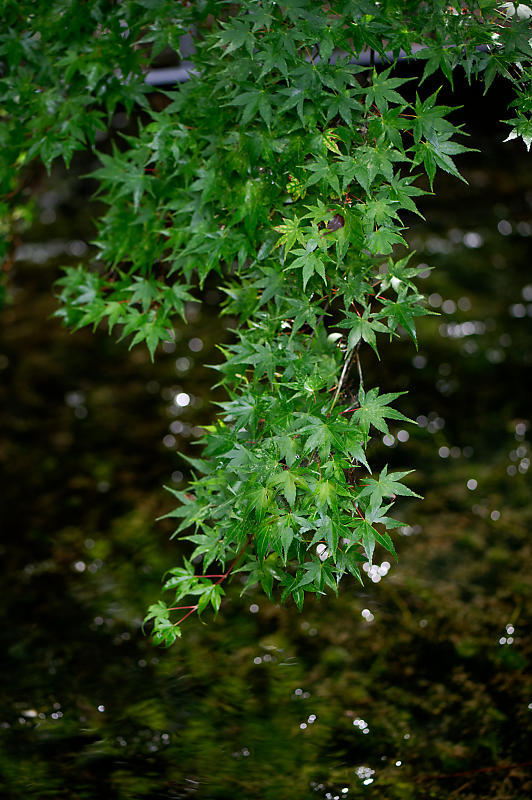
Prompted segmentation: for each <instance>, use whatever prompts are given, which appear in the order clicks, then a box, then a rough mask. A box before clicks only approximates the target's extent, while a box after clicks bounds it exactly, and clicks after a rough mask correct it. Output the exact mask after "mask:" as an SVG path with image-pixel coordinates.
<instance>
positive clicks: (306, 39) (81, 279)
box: [0, 0, 532, 644]
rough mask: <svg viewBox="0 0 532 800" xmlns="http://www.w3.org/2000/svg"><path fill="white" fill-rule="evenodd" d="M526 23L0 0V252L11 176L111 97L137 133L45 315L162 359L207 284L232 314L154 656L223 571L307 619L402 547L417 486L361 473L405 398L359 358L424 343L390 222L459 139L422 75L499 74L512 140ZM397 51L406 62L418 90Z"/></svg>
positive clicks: (412, 204)
mask: <svg viewBox="0 0 532 800" xmlns="http://www.w3.org/2000/svg"><path fill="white" fill-rule="evenodd" d="M531 16H532V10H531V9H530V8H529V7H528V6H527V5H525V4H517V3H515V4H514V3H504V4H502V5H501V4H500V3H497V2H493V0H472V2H469V3H467V4H466V3H464V2H458V1H457V0H454V2H449V1H448V0H447V1H446V2H443V0H433V1H432V2H419V1H418V0H383V2H370V0H331V2H326V3H323V4H319V3H316V2H312V0H283V2H282V3H277V2H275V0H261V1H260V2H259V0H247V2H241V3H231V4H229V3H226V2H215V1H214V0H213V1H212V2H209V0H202V1H201V2H197V3H191V2H184V3H181V2H176V1H175V0H126V1H125V2H122V3H118V4H111V3H108V2H104V1H103V0H96V1H95V2H90V3H84V2H76V1H75V0H70V1H67V0H57V1H56V2H11V1H10V0H7V1H4V2H3V3H2V18H3V19H4V21H5V24H4V28H3V33H2V34H1V35H0V63H1V72H0V75H1V77H0V93H1V96H2V106H1V109H2V110H1V111H0V114H1V119H2V125H1V127H0V142H1V145H2V146H1V149H0V181H1V184H2V192H3V195H4V197H5V198H6V199H5V200H4V202H3V209H2V210H3V211H4V212H5V220H6V221H5V223H3V225H4V234H5V241H4V244H3V248H4V249H3V254H4V255H5V257H6V261H7V262H9V259H10V258H11V251H12V247H13V242H14V241H15V239H16V229H17V225H19V224H20V219H21V218H23V216H24V214H25V210H24V205H23V194H22V187H23V181H24V169H25V167H26V165H28V164H29V163H30V162H31V161H32V160H33V159H35V158H40V159H41V160H42V161H43V162H44V164H45V165H46V166H47V167H50V165H51V164H52V163H53V161H54V159H56V158H58V157H61V158H63V159H64V160H65V162H66V163H67V164H68V163H69V161H70V159H71V157H72V155H73V153H74V152H75V151H76V150H77V149H80V148H86V147H96V148H97V141H98V132H99V131H101V130H103V129H105V128H106V126H107V125H108V122H109V120H110V118H111V117H112V115H113V114H114V113H115V112H116V110H117V109H118V108H125V110H126V111H127V112H128V113H131V112H132V111H133V110H134V109H136V110H137V111H139V112H140V114H139V124H138V132H137V134H136V135H135V136H127V137H123V139H122V141H120V142H119V143H118V144H116V145H115V147H114V148H113V150H112V152H111V153H109V152H99V153H98V156H99V160H100V164H101V166H100V167H99V169H97V170H96V171H95V172H94V175H93V177H94V178H95V179H97V181H98V182H99V187H100V188H99V196H100V199H101V200H102V201H103V202H104V203H105V204H106V207H107V210H106V211H105V213H104V214H103V215H102V217H101V218H100V219H99V220H98V223H97V224H98V232H97V238H96V246H97V248H98V256H97V258H95V259H94V261H93V263H90V264H82V265H79V266H77V267H69V268H66V269H65V272H64V277H63V278H62V279H61V280H60V281H59V302H60V305H59V309H58V312H57V314H58V315H59V316H60V317H61V318H62V319H63V320H64V321H65V322H66V323H67V324H68V325H70V326H73V327H81V326H84V325H93V326H96V325H98V324H100V323H106V324H107V326H108V327H109V330H110V331H112V330H113V329H115V330H118V331H119V332H120V337H122V338H123V337H131V344H132V345H133V344H137V343H139V342H145V343H146V345H147V347H148V349H149V351H150V354H151V355H152V357H153V356H154V354H155V351H156V349H157V346H158V344H159V343H160V342H162V341H165V340H167V339H169V338H171V337H172V334H173V325H174V321H175V319H176V315H180V316H182V317H183V318H184V315H185V309H186V303H187V302H189V301H191V300H193V299H196V298H198V297H199V292H201V290H202V288H203V287H204V285H205V282H206V281H207V280H209V281H210V280H212V279H213V276H214V278H215V280H216V281H217V282H218V283H219V285H221V286H222V287H223V291H224V293H225V297H226V299H225V301H224V304H223V313H225V314H228V315H230V317H231V319H232V320H234V327H235V330H234V336H233V339H232V341H231V343H230V344H228V345H224V346H223V347H221V348H220V349H221V352H222V355H223V361H221V363H219V364H217V365H216V367H215V369H216V370H217V371H218V373H219V376H220V377H219V381H220V384H221V385H222V386H223V387H224V389H225V391H226V395H227V400H226V401H225V402H222V403H221V407H222V409H221V413H220V415H219V417H218V418H217V420H216V421H215V423H214V424H213V425H212V426H211V427H209V428H206V429H205V435H204V437H203V439H202V442H201V443H202V445H203V451H202V454H201V458H198V459H195V460H194V461H193V468H194V471H195V474H196V477H195V479H194V480H193V481H192V483H191V485H190V486H189V487H188V488H187V489H186V490H185V491H176V490H171V491H173V493H174V494H175V495H176V499H177V500H178V502H179V505H178V506H177V508H176V509H175V510H174V511H172V512H171V514H170V516H172V517H175V518H176V519H177V520H178V522H179V524H178V527H177V530H176V535H179V536H181V537H183V538H184V539H186V540H187V541H189V542H191V543H192V544H193V549H192V552H191V554H190V557H189V559H185V560H184V562H183V566H180V567H177V568H175V569H170V570H169V572H168V576H167V580H166V583H165V585H164V590H165V591H167V592H170V593H171V597H172V602H171V603H168V604H167V603H165V602H163V601H159V602H157V603H155V604H154V605H152V606H151V608H150V610H149V612H148V615H147V620H153V622H154V631H155V637H156V640H157V641H158V642H161V643H166V644H170V643H172V641H174V640H175V638H176V637H177V636H178V635H180V623H181V620H182V619H184V618H186V617H188V616H189V615H190V614H192V613H194V612H196V611H197V612H198V613H201V612H202V611H204V610H205V609H206V608H207V607H208V606H211V607H212V608H213V609H214V611H218V609H219V607H220V604H221V600H222V596H223V594H224V591H225V589H224V581H226V579H228V577H229V575H230V574H235V573H242V574H243V575H244V576H245V587H244V588H246V587H249V586H252V585H254V584H257V583H260V584H261V585H262V587H263V589H264V591H265V592H266V593H267V594H268V595H269V596H270V597H272V596H273V595H274V593H277V596H280V597H281V599H283V600H285V599H287V598H289V597H291V598H293V599H294V601H295V602H296V604H297V605H298V607H301V606H302V605H303V600H304V595H305V592H314V593H323V592H325V591H326V590H327V589H332V590H333V591H336V590H337V587H338V583H339V581H340V579H341V578H342V576H344V575H345V574H346V573H349V574H350V575H352V576H354V577H355V578H356V579H358V580H361V573H360V566H361V564H362V563H363V562H365V561H367V560H369V561H371V559H372V557H373V552H374V548H375V546H376V545H378V546H382V547H384V548H386V549H387V550H388V551H390V552H391V553H392V554H395V551H394V546H393V542H392V538H391V536H390V531H392V530H393V528H394V527H396V526H397V525H398V522H397V521H396V520H394V519H393V518H392V517H391V516H388V514H389V511H390V508H391V506H392V505H393V503H394V501H395V499H396V497H397V495H412V494H413V492H412V491H411V490H410V489H409V488H408V487H407V486H406V485H405V484H404V483H403V479H404V478H405V477H406V475H407V474H408V473H406V472H396V473H389V472H388V471H387V469H386V468H384V469H382V471H381V472H380V474H375V473H374V472H372V469H371V464H370V463H369V460H368V454H367V450H368V446H369V444H370V441H371V439H372V437H373V436H375V435H377V434H379V433H386V432H387V431H388V421H389V420H405V419H406V417H404V416H403V415H402V414H401V412H400V411H398V410H397V408H396V407H395V405H393V404H395V401H396V400H397V398H398V395H397V394H389V393H386V392H381V391H380V389H379V388H377V387H367V386H365V385H364V378H363V371H362V365H361V357H360V354H361V352H363V348H364V347H365V346H369V347H370V348H372V349H373V350H374V351H375V352H376V353H377V354H378V349H379V340H380V338H381V337H382V336H385V337H389V338H393V337H396V336H400V335H403V334H406V335H409V336H410V337H411V338H412V339H413V341H414V343H416V328H415V325H416V319H417V318H418V317H419V316H421V315H423V314H427V313H428V311H427V310H426V308H425V306H424V304H423V298H422V296H421V294H420V293H419V291H418V289H417V288H416V282H415V280H416V277H417V276H418V274H419V273H420V272H421V271H422V269H425V267H424V266H423V267H418V266H415V265H414V261H413V259H412V258H411V256H412V254H411V253H409V252H408V249H407V245H406V242H405V239H404V231H405V226H404V222H403V219H404V217H405V214H408V213H417V208H416V199H417V198H418V197H419V196H420V195H422V194H424V193H426V191H427V188H425V189H423V188H422V186H425V187H430V189H431V190H432V187H433V183H434V179H435V176H436V173H437V171H438V169H440V170H444V171H446V172H448V173H450V174H451V175H454V176H456V177H460V174H459V171H458V168H457V166H456V164H455V157H456V156H459V155H460V154H461V153H463V152H465V151H466V150H468V149H469V148H468V147H467V146H466V145H465V144H464V139H463V136H462V130H461V128H462V126H461V125H460V124H457V123H456V121H455V118H456V109H453V108H452V107H450V106H446V105H441V104H440V103H439V102H438V91H436V92H434V91H432V92H430V91H425V90H424V81H425V79H427V78H428V77H430V76H431V75H433V73H439V74H440V76H441V78H442V80H444V81H448V82H450V83H451V84H452V81H453V74H454V73H455V71H456V70H458V69H462V70H464V71H465V74H466V76H467V78H468V79H472V78H473V77H480V78H481V79H482V80H483V81H484V82H485V85H486V87H487V88H488V87H489V86H490V84H491V83H492V82H493V80H494V79H495V78H496V77H497V76H499V77H502V78H504V79H506V80H507V81H508V82H509V84H510V87H511V88H512V90H513V96H512V99H511V108H512V110H511V114H512V115H513V116H512V117H511V119H510V120H509V125H510V126H511V127H510V132H509V137H508V138H516V137H518V136H520V137H522V138H523V139H524V141H525V143H526V145H527V147H529V146H530V143H531V141H532V121H531V118H530V113H531V111H532V94H531V92H530V77H531V70H532V67H531V64H532V47H531V43H532V39H531V32H530V17H531ZM191 36H192V40H193V50H194V52H193V54H192V55H190V54H189V55H187V58H191V59H192V61H193V65H194V66H193V69H191V71H190V79H189V80H188V81H186V82H184V83H182V84H181V85H180V86H179V87H178V88H176V89H172V90H171V91H166V92H164V102H163V103H161V102H154V101H153V99H152V96H150V94H149V93H148V89H149V86H148V84H147V83H146V81H145V73H146V71H147V69H148V68H149V66H150V65H151V64H153V61H154V59H155V58H156V56H157V55H158V54H160V53H161V52H162V51H165V52H166V51H168V49H170V50H173V51H175V52H177V53H178V54H179V53H180V51H181V48H182V47H183V43H184V42H185V41H186V40H187V39H188V40H189V41H190V37H191ZM183 37H185V38H183ZM401 59H407V60H408V61H410V62H415V61H420V62H421V63H420V70H419V75H420V76H421V77H420V80H419V81H418V83H419V85H418V86H417V87H416V86H414V85H412V83H411V80H412V79H411V78H409V77H405V74H404V72H401V71H400V70H399V69H398V66H399V64H400V63H401ZM158 97H159V99H160V97H161V94H160V93H159V95H158ZM451 118H452V119H451ZM423 174H425V175H426V176H427V178H428V183H427V181H426V180H425V182H424V181H423ZM174 612H177V617H174V616H173V614H174Z"/></svg>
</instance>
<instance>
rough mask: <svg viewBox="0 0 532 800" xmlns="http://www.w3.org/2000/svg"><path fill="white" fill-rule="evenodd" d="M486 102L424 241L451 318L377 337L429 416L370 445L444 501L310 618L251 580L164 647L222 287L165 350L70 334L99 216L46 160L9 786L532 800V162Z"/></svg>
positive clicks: (8, 477)
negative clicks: (185, 488) (65, 306)
mask: <svg viewBox="0 0 532 800" xmlns="http://www.w3.org/2000/svg"><path fill="white" fill-rule="evenodd" d="M473 117H474V115H473ZM481 122H482V124H481V123H480V122H479V121H478V120H476V118H473V120H472V126H473V127H475V125H477V132H478V134H479V135H480V145H479V146H481V147H482V149H483V153H482V154H478V155H471V156H469V157H468V160H467V162H462V166H463V169H464V172H465V174H466V176H467V178H468V180H469V181H470V186H469V187H466V186H464V185H462V184H460V183H459V182H458V181H455V180H446V179H443V178H442V179H440V181H439V184H437V186H436V189H437V192H438V194H437V197H434V198H427V200H426V201H425V203H424V213H425V214H426V216H427V217H428V220H429V221H428V223H426V224H425V223H423V222H422V221H417V222H416V221H414V226H413V228H412V232H411V236H410V238H411V241H412V243H413V245H414V247H415V248H416V250H417V254H416V256H415V257H414V258H416V259H417V262H418V263H426V264H427V265H428V266H430V267H435V268H436V269H435V270H434V272H433V273H432V274H430V276H428V277H426V279H425V280H424V281H423V287H422V288H423V290H424V291H425V292H426V294H427V295H428V296H429V297H430V304H431V306H432V307H433V308H434V310H437V311H438V312H439V313H440V316H437V317H436V316H435V317H429V318H425V319H423V320H422V322H421V324H420V341H421V343H422V346H421V349H420V351H419V352H418V353H416V352H415V350H414V349H413V347H412V345H411V343H408V342H406V341H405V342H404V344H395V345H394V346H393V348H392V349H391V350H389V351H388V352H386V351H385V352H383V356H382V364H381V365H378V364H377V363H376V360H375V359H374V358H373V356H372V354H371V353H369V354H366V355H365V359H366V363H365V365H364V366H365V370H366V383H367V384H368V385H379V386H381V388H382V389H383V390H384V389H385V390H386V391H395V390H402V389H405V388H408V389H409V394H408V396H406V397H404V398H402V401H401V405H400V407H401V409H402V410H403V411H404V413H406V414H408V415H409V416H412V417H414V418H417V419H418V422H419V426H418V427H417V428H413V427H412V426H408V427H395V428H393V429H392V433H393V436H392V437H390V438H386V439H385V441H384V442H379V443H376V444H375V445H374V446H373V461H374V463H379V462H383V461H384V459H386V460H387V461H388V462H389V463H390V465H391V466H393V467H394V468H405V469H406V468H411V467H415V468H416V473H415V474H414V475H413V476H412V480H411V484H410V485H412V487H413V488H414V489H416V490H417V491H419V492H421V493H423V494H424V495H425V500H424V501H423V502H416V503H409V502H402V503H401V504H400V506H399V513H400V515H401V518H403V519H404V520H405V525H404V527H403V528H401V529H400V531H399V536H398V537H397V539H398V541H397V549H398V551H399V563H398V564H395V563H388V562H389V561H390V562H391V561H392V559H388V557H387V556H386V554H384V553H381V555H380V557H377V564H381V568H380V571H379V572H375V573H374V574H373V577H371V576H368V580H367V586H366V588H365V589H364V591H360V586H357V585H355V584H354V582H353V583H349V581H345V582H344V585H343V586H342V590H341V592H340V598H339V599H338V600H335V599H334V598H333V597H327V598H324V599H322V600H321V602H318V601H310V602H307V604H306V605H305V608H304V611H303V613H302V614H298V613H297V611H295V610H294V608H292V607H290V606H288V607H286V608H281V607H277V606H274V605H272V604H271V603H270V602H268V601H267V600H266V599H265V598H264V597H263V596H261V595H259V594H250V595H247V596H246V597H244V598H240V597H239V592H238V586H237V585H234V586H233V589H232V591H230V592H229V596H228V599H227V600H226V601H225V604H224V606H223V609H222V613H221V615H220V616H219V618H218V619H216V620H215V621H212V622H209V624H208V625H207V626H203V625H201V624H200V623H198V622H197V621H194V620H192V619H191V620H190V622H187V624H186V629H185V631H184V638H183V640H182V641H181V642H180V643H178V644H177V645H176V646H175V647H174V648H172V649H171V650H169V651H164V650H158V649H155V648H153V646H152V645H151V643H150V642H149V640H147V639H146V638H145V637H144V636H143V634H142V633H141V631H140V621H141V619H142V616H143V614H144V613H145V609H146V607H147V605H148V604H149V603H151V602H153V601H154V600H155V599H157V597H158V592H159V587H160V578H161V576H162V574H163V572H164V571H165V570H166V569H168V568H169V567H170V566H172V565H173V564H174V563H176V562H177V560H178V559H179V552H180V545H178V544H176V543H175V542H169V540H168V535H169V534H170V533H171V531H172V528H171V527H170V526H169V525H168V524H167V522H159V523H156V522H155V521H154V520H155V518H156V517H157V516H159V515H161V514H163V513H165V511H167V510H168V509H169V508H170V507H171V498H170V497H169V495H168V494H167V493H165V492H164V491H163V490H162V488H161V486H162V484H163V483H170V484H172V485H174V486H182V485H184V484H183V478H184V477H186V467H185V464H184V462H183V460H182V459H180V457H179V452H180V451H182V452H187V453H193V452H194V449H193V447H192V446H191V439H193V438H194V426H196V425H198V424H204V423H206V422H207V421H208V419H209V416H210V414H211V413H212V409H211V407H209V406H208V401H209V397H212V394H209V386H210V383H211V382H213V379H212V373H210V372H209V370H206V369H205V368H203V367H202V366H201V365H202V364H203V363H205V362H206V363H212V362H213V361H214V360H216V358H217V357H218V356H217V353H216V350H215V345H216V344H217V343H219V342H220V340H221V337H222V336H228V335H229V334H227V333H224V332H223V331H222V328H221V326H220V323H219V322H218V320H217V317H216V309H215V308H214V306H215V305H216V303H217V300H218V299H219V298H218V296H217V294H216V292H214V291H212V290H211V291H210V292H208V293H207V295H206V302H205V303H204V305H203V306H202V307H201V308H200V307H199V306H198V307H196V306H192V307H190V308H189V318H190V326H189V327H188V328H186V329H185V328H181V329H179V330H178V331H177V335H176V342H175V343H169V344H168V345H167V346H166V352H164V353H162V354H161V355H160V357H159V358H158V360H157V363H156V364H155V365H151V364H150V363H149V360H148V359H147V357H146V354H145V353H144V352H143V351H142V350H134V351H132V352H131V353H128V351H127V349H126V347H125V346H124V345H117V344H116V343H114V342H113V341H111V340H110V339H109V338H108V337H107V336H106V334H105V333H104V332H97V333H96V334H95V335H93V334H90V333H87V332H80V333H76V334H70V333H68V332H66V331H65V330H62V329H61V328H60V326H59V324H58V321H57V320H55V319H52V318H51V317H50V315H51V314H52V313H53V311H54V308H55V305H54V301H53V299H52V298H51V293H50V284H51V282H52V281H53V280H54V278H55V277H57V275H58V265H60V264H61V263H67V262H68V263H74V262H75V260H76V257H79V256H82V255H83V254H84V252H85V250H86V244H85V243H86V242H87V241H88V240H89V239H90V236H91V231H90V228H89V227H88V226H89V222H88V220H89V217H90V214H92V213H94V210H93V209H92V208H90V207H88V205H87V198H86V197H85V196H84V195H83V193H81V194H80V192H79V188H78V186H77V183H76V180H75V179H74V178H67V177H65V175H64V174H63V173H62V172H61V170H59V169H58V170H57V172H56V174H55V176H54V178H53V180H52V181H50V182H46V181H45V180H44V178H40V177H38V178H36V179H35V185H34V186H33V190H34V191H36V192H38V196H39V203H40V208H41V221H40V222H38V223H37V224H36V225H35V227H34V228H33V230H32V231H31V232H30V233H29V234H28V236H27V237H26V242H25V243H24V244H23V246H22V249H21V250H20V251H19V261H18V262H17V265H16V272H15V275H14V283H15V288H16V291H15V292H14V295H13V302H12V304H11V305H10V306H9V307H8V308H7V309H6V310H5V311H4V312H3V315H2V321H1V325H2V338H1V341H0V367H1V372H2V385H1V389H0V399H1V401H2V406H3V408H2V431H1V433H0V436H1V437H2V438H1V439H0V464H1V466H2V473H3V479H2V500H3V506H4V507H3V520H2V538H1V544H0V548H1V555H2V569H3V580H2V603H1V606H0V614H1V617H2V620H1V623H2V624H1V626H0V637H1V653H2V667H1V675H0V677H1V681H0V786H2V789H0V793H1V792H3V795H2V796H3V797H6V798H17V799H18V798H58V799H59V798H61V799H62V798H80V799H81V798H91V800H92V798H116V799H117V800H118V799H119V798H120V800H121V799H122V798H154V800H155V798H185V797H189V796H196V797H198V798H242V799H244V798H246V799H247V798H261V800H285V798H295V799H298V798H312V797H318V798H327V799H328V800H331V799H332V798H334V799H335V800H338V798H344V797H345V798H352V797H365V798H368V800H374V799H376V798H379V800H381V798H386V800H387V799H388V798H390V799H392V800H393V799H395V798H401V799H403V800H410V799H411V798H412V799H414V800H418V799H419V800H423V799H424V798H438V799H440V798H461V799H462V800H464V799H465V800H468V799H469V798H495V799H496V800H503V799H504V800H524V799H525V798H529V797H530V796H532V772H531V765H530V762H531V760H532V748H531V746H530V732H531V728H532V725H531V722H532V685H531V680H530V659H531V641H530V600H531V594H532V578H531V566H532V558H531V544H530V535H529V530H530V520H531V517H532V498H531V493H530V479H529V464H530V461H529V459H530V446H529V442H528V438H529V433H530V427H529V426H530V420H529V418H530V401H529V395H528V391H527V376H528V374H529V372H530V364H531V361H532V342H531V335H530V327H531V326H530V321H531V316H532V273H531V271H530V255H531V249H532V247H531V244H532V170H531V167H530V164H531V161H530V158H531V157H530V156H529V155H527V154H526V152H525V150H524V148H523V149H519V147H517V146H516V147H514V145H513V143H512V144H506V145H497V144H496V141H497V140H499V139H501V138H503V131H504V128H503V126H498V127H495V128H493V127H490V128H488V129H485V128H484V127H483V125H485V124H486V125H487V122H486V121H485V120H484V121H481ZM490 125H492V123H491V122H490ZM84 166H85V167H86V165H84ZM84 171H86V170H84ZM176 397H178V399H179V397H180V402H181V405H179V404H176V402H175V399H176Z"/></svg>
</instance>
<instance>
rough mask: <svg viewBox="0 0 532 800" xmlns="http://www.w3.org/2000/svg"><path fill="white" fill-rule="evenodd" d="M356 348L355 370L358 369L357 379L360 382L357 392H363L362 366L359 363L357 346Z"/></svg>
mask: <svg viewBox="0 0 532 800" xmlns="http://www.w3.org/2000/svg"><path fill="white" fill-rule="evenodd" d="M359 344H360V342H359V343H358V344H357V347H356V360H357V369H358V378H359V380H360V388H359V391H364V378H363V377H362V365H361V363H360V353H359V352H358V345H359Z"/></svg>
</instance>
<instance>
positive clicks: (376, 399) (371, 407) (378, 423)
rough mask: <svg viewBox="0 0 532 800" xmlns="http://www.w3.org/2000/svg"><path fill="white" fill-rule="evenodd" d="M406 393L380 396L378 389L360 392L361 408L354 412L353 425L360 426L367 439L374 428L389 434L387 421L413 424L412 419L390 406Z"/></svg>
mask: <svg viewBox="0 0 532 800" xmlns="http://www.w3.org/2000/svg"><path fill="white" fill-rule="evenodd" d="M402 394H405V392H393V393H388V394H381V395H379V390H378V388H375V389H370V390H369V392H365V391H363V390H362V389H361V390H360V391H359V395H358V398H359V402H360V408H357V409H356V410H355V411H354V412H353V416H352V417H351V424H352V425H358V426H359V427H360V429H361V431H362V433H363V434H364V436H365V437H367V435H368V433H369V430H370V427H371V426H373V427H374V428H377V430H379V431H381V432H382V433H388V432H389V429H388V425H387V424H386V421H385V420H386V419H397V420H401V421H404V422H412V420H411V419H409V418H408V417H405V415H404V414H402V413H401V412H400V411H397V410H396V409H395V408H392V407H391V406H390V403H393V401H394V400H395V399H396V398H398V397H400V396H401V395H402Z"/></svg>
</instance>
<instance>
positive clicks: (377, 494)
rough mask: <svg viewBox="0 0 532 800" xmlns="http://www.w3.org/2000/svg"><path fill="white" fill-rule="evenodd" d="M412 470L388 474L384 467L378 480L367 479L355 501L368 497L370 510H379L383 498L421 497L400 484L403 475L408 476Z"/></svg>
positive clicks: (386, 468)
mask: <svg viewBox="0 0 532 800" xmlns="http://www.w3.org/2000/svg"><path fill="white" fill-rule="evenodd" d="M411 472H413V470H407V471H406V472H390V473H388V467H387V466H385V467H384V469H383V470H382V471H381V473H380V475H379V477H378V478H367V480H366V485H365V486H364V488H363V489H362V490H361V491H360V492H359V493H358V495H357V499H362V498H364V497H369V502H370V506H371V508H379V506H380V505H381V503H382V500H383V498H384V497H393V496H395V495H403V496H404V497H419V498H421V495H419V494H416V492H413V491H412V489H409V488H408V486H405V485H404V484H403V483H400V481H401V479H402V478H404V477H405V475H410V473H411Z"/></svg>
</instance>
